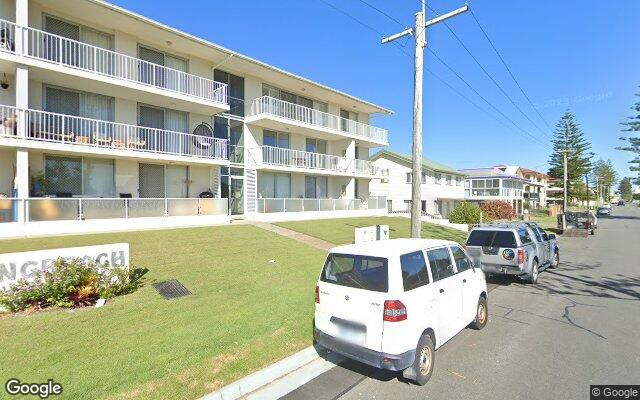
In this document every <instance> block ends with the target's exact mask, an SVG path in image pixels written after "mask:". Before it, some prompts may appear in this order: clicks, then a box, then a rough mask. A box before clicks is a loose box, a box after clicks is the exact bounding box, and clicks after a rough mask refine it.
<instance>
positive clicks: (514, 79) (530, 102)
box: [471, 10, 552, 131]
mask: <svg viewBox="0 0 640 400" xmlns="http://www.w3.org/2000/svg"><path fill="white" fill-rule="evenodd" d="M471 16H472V17H473V19H474V20H475V21H476V24H477V25H478V28H480V30H481V31H482V33H483V34H484V37H485V38H486V39H487V41H488V42H489V44H490V45H491V48H492V49H493V51H495V53H496V55H497V56H498V58H499V59H500V62H502V65H504V67H505V69H506V70H507V72H509V75H510V76H511V79H513V81H514V82H515V84H516V86H518V89H520V92H521V93H522V95H523V96H524V98H525V99H527V101H528V102H529V104H530V105H531V108H533V110H534V111H535V112H536V114H538V117H540V119H541V120H542V122H544V124H545V125H546V126H547V128H548V129H549V130H550V131H551V130H552V129H551V127H550V126H549V123H548V122H547V120H546V119H544V117H543V116H542V114H540V111H538V109H537V108H536V106H534V105H533V102H532V101H531V99H530V98H529V96H527V93H525V91H524V89H523V88H522V86H521V85H520V83H519V82H518V80H517V79H516V77H515V75H514V74H513V73H512V72H511V69H510V68H509V66H508V65H507V63H506V62H505V61H504V58H502V55H501V54H500V52H499V51H498V49H497V48H496V46H495V45H494V44H493V41H492V40H491V39H490V38H489V35H488V34H487V32H486V31H485V29H484V28H483V27H482V25H481V24H480V21H478V18H477V17H476V14H474V12H473V10H471Z"/></svg>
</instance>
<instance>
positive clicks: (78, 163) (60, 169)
mask: <svg viewBox="0 0 640 400" xmlns="http://www.w3.org/2000/svg"><path fill="white" fill-rule="evenodd" d="M44 176H45V182H46V184H45V194H47V195H49V196H61V197H69V196H90V197H115V168H114V162H113V160H109V159H101V158H83V157H61V156H49V155H47V156H45V159H44Z"/></svg>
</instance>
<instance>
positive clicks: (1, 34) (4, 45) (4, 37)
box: [0, 28, 16, 51]
mask: <svg viewBox="0 0 640 400" xmlns="http://www.w3.org/2000/svg"><path fill="white" fill-rule="evenodd" d="M0 50H8V51H15V50H16V46H15V44H14V43H13V39H12V38H11V31H10V30H9V29H7V28H5V29H2V30H0Z"/></svg>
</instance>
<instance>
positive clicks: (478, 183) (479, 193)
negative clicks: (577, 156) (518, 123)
mask: <svg viewBox="0 0 640 400" xmlns="http://www.w3.org/2000/svg"><path fill="white" fill-rule="evenodd" d="M460 171H461V172H463V173H465V174H466V175H467V178H466V179H465V199H467V200H471V201H479V202H481V201H487V200H504V201H508V202H509V203H511V205H512V207H513V209H514V210H515V211H516V213H518V214H521V213H522V212H523V210H524V205H525V204H528V205H529V207H530V208H534V209H538V208H541V207H545V206H546V205H547V190H548V189H549V179H550V177H549V176H548V175H547V174H544V173H542V172H538V171H535V170H532V169H529V168H525V167H520V166H516V165H496V166H495V167H487V168H475V169H462V170H460Z"/></svg>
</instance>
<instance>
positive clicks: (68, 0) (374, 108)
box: [43, 0, 393, 115]
mask: <svg viewBox="0 0 640 400" xmlns="http://www.w3.org/2000/svg"><path fill="white" fill-rule="evenodd" d="M43 1H47V2H50V1H51V0H43ZM55 2H56V3H58V2H60V3H59V4H60V5H61V6H62V5H67V6H70V7H74V8H76V9H78V8H79V7H82V3H80V4H79V3H77V2H75V1H73V0H64V3H63V1H62V0H55ZM87 2H88V3H91V4H96V5H99V6H102V7H105V8H106V9H108V10H109V11H110V12H115V13H117V14H120V15H121V17H128V18H131V19H134V20H138V21H141V22H144V23H146V24H149V25H152V26H154V27H155V28H158V29H161V30H163V31H167V32H170V33H172V34H174V35H178V36H180V37H182V38H184V39H187V40H190V41H192V42H195V43H198V44H200V45H204V46H205V47H206V48H210V49H212V50H215V51H216V52H217V53H218V54H219V53H222V54H226V55H227V56H228V57H229V59H231V58H233V59H237V60H242V61H245V62H248V63H250V64H253V65H255V66H256V67H257V68H258V69H263V70H264V71H270V72H272V73H277V74H280V75H282V76H286V77H288V78H293V79H296V80H299V81H302V82H304V83H307V84H309V85H312V86H315V87H316V88H318V89H320V90H324V91H328V92H330V93H333V94H334V95H339V96H344V97H346V98H348V99H349V100H351V101H354V102H356V103H359V104H361V105H363V106H365V108H367V109H368V110H369V111H370V112H378V113H382V114H387V115H391V114H393V111H391V110H389V109H387V108H384V107H382V106H379V105H377V104H374V103H371V102H368V101H366V100H363V99H360V98H358V97H355V96H352V95H350V94H347V93H345V92H342V91H339V90H337V89H334V88H331V87H329V86H326V85H323V84H321V83H318V82H315V81H312V80H310V79H307V78H304V77H302V76H299V75H296V74H293V73H291V72H288V71H285V70H283V69H280V68H278V67H275V66H273V65H269V64H267V63H264V62H262V61H258V60H256V59H253V58H251V57H248V56H245V55H243V54H240V53H237V52H235V51H233V50H229V49H227V48H225V47H222V46H219V45H217V44H215V43H212V42H210V41H208V40H205V39H202V38H199V37H197V36H195V35H191V34H189V33H186V32H183V31H181V30H179V29H176V28H173V27H170V26H168V25H165V24H163V23H160V22H158V21H155V20H153V19H151V18H148V17H145V16H143V15H140V14H137V13H134V12H132V11H129V10H127V9H125V8H122V7H119V6H117V5H114V4H111V3H108V2H106V1H103V0H87ZM57 5H58V4H57ZM123 22H124V21H123ZM205 58H206V56H205ZM211 61H214V60H211ZM226 61H227V60H222V61H221V62H220V63H219V64H222V63H225V62H226ZM257 72H258V75H257V76H261V74H259V70H258V71H257Z"/></svg>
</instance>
